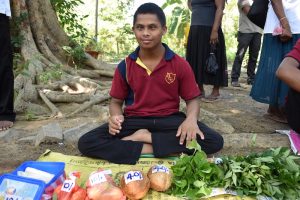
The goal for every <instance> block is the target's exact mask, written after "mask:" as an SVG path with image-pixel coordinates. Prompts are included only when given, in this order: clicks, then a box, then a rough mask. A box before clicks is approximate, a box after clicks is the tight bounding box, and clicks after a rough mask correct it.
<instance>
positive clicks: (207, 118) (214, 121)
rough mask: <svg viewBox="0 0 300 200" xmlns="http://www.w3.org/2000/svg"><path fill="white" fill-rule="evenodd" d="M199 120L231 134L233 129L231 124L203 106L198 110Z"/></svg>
mask: <svg viewBox="0 0 300 200" xmlns="http://www.w3.org/2000/svg"><path fill="white" fill-rule="evenodd" d="M200 121H202V122H203V123H205V124H206V125H207V126H209V127H210V128H213V129H215V130H217V131H219V132H221V133H225V134H231V133H233V132H234V131H235V130H234V128H233V127H232V125H231V124H229V123H228V122H226V121H225V120H223V119H222V118H220V117H219V116H218V115H216V114H214V113H212V112H209V111H207V110H205V109H203V108H202V109H201V112H200Z"/></svg>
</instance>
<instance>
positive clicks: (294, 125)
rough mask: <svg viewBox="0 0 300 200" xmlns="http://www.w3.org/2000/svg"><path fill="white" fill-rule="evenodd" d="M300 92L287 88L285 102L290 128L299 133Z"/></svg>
mask: <svg viewBox="0 0 300 200" xmlns="http://www.w3.org/2000/svg"><path fill="white" fill-rule="evenodd" d="M299 105H300V92H297V91H295V90H293V89H291V88H290V89H289V93H288V97H287V102H286V107H285V108H286V116H287V121H288V124H289V126H290V127H291V129H293V130H294V131H296V132H297V133H299V134H300V106H299Z"/></svg>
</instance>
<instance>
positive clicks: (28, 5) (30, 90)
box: [12, 0, 116, 120]
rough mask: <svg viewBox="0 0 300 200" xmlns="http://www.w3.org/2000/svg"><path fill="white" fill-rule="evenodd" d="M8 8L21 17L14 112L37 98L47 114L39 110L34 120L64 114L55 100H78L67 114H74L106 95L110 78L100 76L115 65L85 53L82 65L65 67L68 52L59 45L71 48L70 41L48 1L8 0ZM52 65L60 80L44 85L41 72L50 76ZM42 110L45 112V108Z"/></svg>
mask: <svg viewBox="0 0 300 200" xmlns="http://www.w3.org/2000/svg"><path fill="white" fill-rule="evenodd" d="M12 8H13V9H12V10H13V15H14V16H13V17H20V16H22V21H21V23H20V24H19V27H20V35H21V36H22V38H23V41H22V44H21V51H20V53H21V56H22V60H23V61H24V66H26V67H24V73H22V74H19V75H18V76H17V77H16V79H15V90H16V93H17V94H18V95H16V100H15V109H16V112H18V113H25V112H26V111H28V109H29V105H30V103H32V102H34V103H35V104H40V103H41V100H40V98H41V99H42V100H43V102H44V103H45V104H46V105H47V107H49V109H50V111H51V114H50V113H49V116H44V113H41V112H40V113H39V114H40V115H42V116H38V117H36V118H35V117H34V118H33V119H34V120H41V119H48V118H51V117H64V114H63V113H62V112H61V111H60V110H59V109H58V108H57V106H56V105H55V103H82V106H80V107H79V108H78V109H76V110H74V112H72V113H70V114H68V115H67V116H74V115H75V114H77V113H79V112H81V111H84V110H86V109H87V108H89V107H91V106H93V105H95V104H99V103H102V102H104V101H106V100H108V99H109V98H110V97H109V95H108V88H109V87H110V86H111V81H100V79H101V78H103V77H106V78H112V77H113V75H114V70H115V68H116V65H115V64H108V63H105V62H103V61H100V60H96V59H95V58H93V57H92V56H91V55H89V54H85V56H86V59H85V61H84V64H85V66H83V68H80V69H74V68H73V66H69V65H68V63H69V62H68V59H69V55H67V53H66V52H65V51H64V50H63V47H64V46H69V47H71V48H72V47H74V44H73V43H71V42H70V40H69V38H68V36H67V34H66V33H65V32H64V31H63V29H62V28H61V27H60V25H59V22H58V19H57V16H56V14H55V11H54V10H53V7H52V5H51V2H50V0H34V1H33V0H12ZM53 66H59V67H61V68H60V69H59V72H62V73H63V75H62V76H61V80H59V81H57V82H54V83H51V84H45V85H44V83H43V82H42V81H44V80H45V79H42V78H41V75H48V74H50V75H51V73H52V71H51V70H55V69H54V68H53ZM50 75H49V76H50ZM46 77H47V76H46ZM51 78H52V77H50V79H51ZM46 80H47V79H46ZM39 97H40V98H39ZM45 112H49V111H48V109H46V111H45Z"/></svg>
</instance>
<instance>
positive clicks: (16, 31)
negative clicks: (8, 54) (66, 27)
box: [11, 13, 28, 53]
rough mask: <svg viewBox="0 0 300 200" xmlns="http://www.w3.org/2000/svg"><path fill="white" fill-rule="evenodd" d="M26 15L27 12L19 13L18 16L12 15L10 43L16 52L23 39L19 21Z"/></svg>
mask: <svg viewBox="0 0 300 200" xmlns="http://www.w3.org/2000/svg"><path fill="white" fill-rule="evenodd" d="M27 17H28V14H27V13H20V16H18V17H14V18H13V20H12V23H11V43H12V46H13V48H14V52H16V53H18V52H19V49H20V48H21V45H22V43H23V40H24V36H23V35H21V34H20V27H21V23H22V22H23V21H24V20H25V19H26V18H27Z"/></svg>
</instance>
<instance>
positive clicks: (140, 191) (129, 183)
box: [121, 171, 150, 200]
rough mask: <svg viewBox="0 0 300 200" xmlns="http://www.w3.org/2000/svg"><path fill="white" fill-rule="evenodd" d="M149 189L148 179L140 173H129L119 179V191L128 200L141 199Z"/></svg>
mask: <svg viewBox="0 0 300 200" xmlns="http://www.w3.org/2000/svg"><path fill="white" fill-rule="evenodd" d="M149 188H150V181H149V178H148V177H147V176H146V174H144V173H143V172H141V171H129V172H127V173H125V174H124V175H123V176H122V178H121V189H122V190H123V192H124V193H125V195H126V196H127V197H128V198H129V199H132V200H136V199H142V198H143V197H144V196H146V194H147V193H148V191H149Z"/></svg>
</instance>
